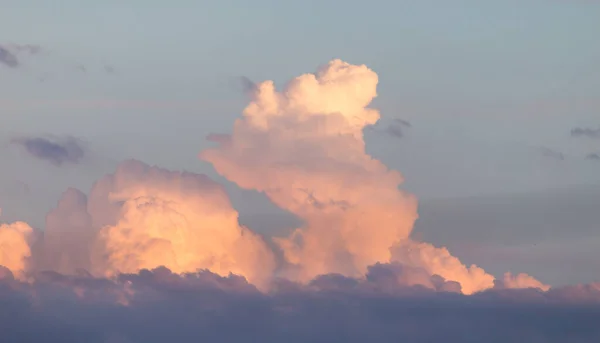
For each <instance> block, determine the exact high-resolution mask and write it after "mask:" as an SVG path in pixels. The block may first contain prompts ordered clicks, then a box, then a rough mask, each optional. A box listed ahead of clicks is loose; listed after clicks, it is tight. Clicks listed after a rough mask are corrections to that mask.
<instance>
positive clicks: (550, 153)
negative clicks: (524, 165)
mask: <svg viewBox="0 0 600 343" xmlns="http://www.w3.org/2000/svg"><path fill="white" fill-rule="evenodd" d="M540 153H541V154H542V156H545V157H549V158H553V159H556V160H560V161H564V160H565V155H564V154H563V153H562V152H560V151H556V150H553V149H550V148H541V149H540Z"/></svg>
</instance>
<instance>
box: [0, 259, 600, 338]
mask: <svg viewBox="0 0 600 343" xmlns="http://www.w3.org/2000/svg"><path fill="white" fill-rule="evenodd" d="M406 272H411V271H410V270H406V269H403V268H402V267H401V266H398V265H387V264H385V265H384V264H378V265H375V266H372V267H371V268H370V270H369V272H368V274H367V275H366V278H365V279H352V278H348V277H343V276H340V275H336V274H330V275H324V276H320V277H317V278H316V279H315V280H313V281H312V282H311V283H309V284H308V285H301V284H296V283H293V282H290V281H283V280H280V281H275V283H274V285H273V287H272V290H271V291H270V292H269V293H262V292H259V291H257V290H256V289H255V288H254V286H252V285H251V284H248V283H247V282H246V280H245V279H244V278H242V277H238V276H235V275H230V276H229V277H220V276H218V275H216V274H213V273H211V272H208V271H201V272H198V273H192V274H185V275H177V274H173V273H171V272H170V271H169V270H168V269H166V268H158V269H155V270H153V271H148V270H142V271H140V273H139V274H122V275H120V276H119V277H118V278H117V279H115V280H106V279H96V278H92V277H90V276H89V275H88V274H86V273H85V272H81V273H80V275H79V276H63V275H61V274H58V273H54V272H45V273H38V274H37V275H36V281H35V282H33V283H20V282H18V281H15V280H14V279H13V278H12V276H11V274H10V272H9V271H8V270H5V269H1V268H0V299H1V300H0V302H1V304H2V306H0V318H2V320H0V340H1V341H3V342H42V341H43V342H50V343H52V342H61V343H67V342H103V343H104V342H128V343H129V342H131V343H136V342H140V343H141V342H144V343H152V342H179V343H183V342H266V343H270V342H292V343H293V342H349V343H351V342H546V343H548V342H598V341H599V340H600V327H599V326H598V325H597V318H598V316H600V302H598V300H600V285H587V286H570V287H565V288H560V289H555V290H551V291H548V292H545V293H544V292H541V291H538V290H533V289H525V290H503V289H501V287H497V288H496V289H494V290H491V291H486V292H483V293H479V294H476V295H473V296H464V295H460V294H457V293H453V292H452V291H453V290H452V285H451V284H449V283H444V282H443V281H442V280H437V281H438V285H440V286H443V285H445V286H443V287H447V291H442V292H437V293H436V292H433V291H429V290H426V289H424V288H419V287H407V286H402V285H401V284H400V283H399V282H398V279H399V278H402V274H403V273H406ZM2 275H3V277H2Z"/></svg>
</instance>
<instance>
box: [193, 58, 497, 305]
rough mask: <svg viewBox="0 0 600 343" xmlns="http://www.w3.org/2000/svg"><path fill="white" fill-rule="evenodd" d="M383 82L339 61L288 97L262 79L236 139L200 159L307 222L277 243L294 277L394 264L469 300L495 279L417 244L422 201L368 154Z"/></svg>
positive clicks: (295, 85)
mask: <svg viewBox="0 0 600 343" xmlns="http://www.w3.org/2000/svg"><path fill="white" fill-rule="evenodd" d="M377 83H378V76H377V74H376V73H375V72H373V71H372V70H370V69H369V68H368V67H366V66H364V65H351V64H349V63H346V62H343V61H341V60H333V61H331V62H329V63H328V64H327V65H325V66H324V67H322V68H321V69H320V70H318V71H317V73H316V74H305V75H302V76H299V77H296V78H295V79H293V80H292V81H290V82H289V83H288V85H287V86H286V87H285V88H284V89H283V90H281V91H277V90H276V89H275V86H274V84H273V82H272V81H265V82H262V83H258V84H256V86H255V89H254V92H253V94H252V95H253V98H252V101H251V102H250V104H249V105H248V106H247V107H246V108H245V110H244V112H243V117H242V118H241V119H238V120H237V121H236V122H235V124H234V127H233V132H232V134H231V135H230V136H229V137H227V138H226V137H223V136H219V139H218V140H215V139H214V138H213V139H212V140H213V141H216V142H217V143H218V146H217V147H215V148H210V149H207V150H205V151H203V152H201V154H200V157H201V158H202V159H203V160H205V161H208V162H210V163H212V165H213V166H214V168H215V169H216V171H217V172H218V173H220V174H221V175H223V176H224V177H226V178H227V179H229V180H231V181H233V182H235V183H236V184H237V185H238V186H240V187H242V188H245V189H254V190H257V191H260V192H264V193H265V194H266V195H267V196H268V197H269V199H271V201H272V202H273V203H274V204H276V205H277V206H279V207H281V208H283V209H285V210H287V211H289V212H291V213H293V214H295V215H296V216H297V217H299V218H300V219H302V220H303V221H304V222H305V225H304V226H303V227H300V228H298V229H296V230H295V231H294V232H293V233H292V234H291V235H290V236H289V237H285V238H279V239H276V242H277V243H278V244H279V246H280V247H281V249H282V250H283V252H284V256H285V259H286V261H287V262H288V263H289V264H290V265H292V266H293V268H288V269H287V270H286V275H287V276H288V277H290V278H292V279H294V280H304V281H306V280H310V279H312V278H314V277H315V276H317V275H320V274H326V273H340V274H342V275H347V276H358V275H364V274H365V272H366V271H367V267H368V266H370V265H373V264H374V263H377V262H389V261H391V260H395V261H399V262H401V263H404V264H408V265H409V266H410V267H412V268H420V269H422V270H424V271H426V272H427V273H429V274H430V276H431V275H434V274H437V275H441V276H442V277H445V278H446V279H448V280H449V281H456V282H459V283H460V284H461V285H462V288H463V292H465V293H467V294H470V293H473V292H477V291H481V290H484V289H487V288H491V287H493V286H494V277H493V276H491V275H489V274H487V273H485V271H483V270H482V269H481V268H479V267H477V266H471V267H466V266H463V265H462V264H461V263H460V261H458V259H456V258H455V257H452V256H451V255H450V254H449V252H448V251H447V250H446V249H438V248H435V247H433V246H431V245H428V244H416V243H415V244H413V243H412V242H411V240H410V234H411V231H412V228H413V224H414V222H415V220H416V219H417V217H418V215H417V202H416V199H415V197H414V196H412V195H410V194H408V193H406V192H403V191H401V190H399V189H398V186H399V185H400V184H401V183H402V181H403V179H402V176H401V175H400V174H399V173H398V172H396V171H393V170H389V169H388V168H387V167H386V166H385V165H383V164H382V163H381V162H380V161H378V160H376V159H374V158H373V157H372V156H369V155H368V154H367V153H366V152H365V142H364V139H363V130H364V129H365V128H366V127H369V126H372V125H374V124H375V123H377V121H378V120H379V117H380V114H379V112H378V111H377V110H374V109H371V108H369V107H368V105H369V104H370V103H371V101H372V100H373V99H374V98H375V97H376V95H377ZM395 123H396V124H397V125H402V126H407V124H408V123H406V122H404V121H395ZM407 247H409V248H410V249H409V251H410V253H406V249H405V248H407ZM401 252H402V253H401Z"/></svg>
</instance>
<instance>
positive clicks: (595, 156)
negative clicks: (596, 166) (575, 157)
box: [585, 153, 600, 161]
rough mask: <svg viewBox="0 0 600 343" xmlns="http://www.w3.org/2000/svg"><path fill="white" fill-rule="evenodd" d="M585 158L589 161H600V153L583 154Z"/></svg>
mask: <svg viewBox="0 0 600 343" xmlns="http://www.w3.org/2000/svg"><path fill="white" fill-rule="evenodd" d="M585 159H586V160H591V161H600V155H599V154H597V153H591V154H588V155H587V156H585Z"/></svg>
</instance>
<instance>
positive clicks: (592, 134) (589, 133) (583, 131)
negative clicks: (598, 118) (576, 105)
mask: <svg viewBox="0 0 600 343" xmlns="http://www.w3.org/2000/svg"><path fill="white" fill-rule="evenodd" d="M571 136H572V137H587V138H600V128H598V129H592V128H589V127H585V128H582V127H576V128H574V129H572V130H571Z"/></svg>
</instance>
